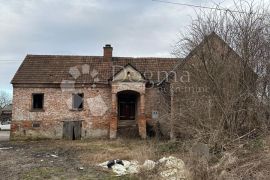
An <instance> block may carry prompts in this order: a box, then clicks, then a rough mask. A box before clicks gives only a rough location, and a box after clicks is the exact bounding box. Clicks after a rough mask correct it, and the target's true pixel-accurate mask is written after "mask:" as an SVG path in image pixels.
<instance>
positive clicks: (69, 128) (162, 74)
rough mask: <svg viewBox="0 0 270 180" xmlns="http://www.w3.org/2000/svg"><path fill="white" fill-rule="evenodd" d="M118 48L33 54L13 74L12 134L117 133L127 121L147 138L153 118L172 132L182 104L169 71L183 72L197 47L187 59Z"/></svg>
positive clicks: (73, 135) (19, 136) (76, 135)
mask: <svg viewBox="0 0 270 180" xmlns="http://www.w3.org/2000/svg"><path fill="white" fill-rule="evenodd" d="M211 37H213V38H214V39H215V41H218V42H222V43H224V42H223V41H222V40H221V39H220V38H218V37H217V35H216V34H214V33H212V34H211V35H210V36H209V37H207V38H211ZM203 43H204V42H203ZM200 47H201V45H200V46H198V48H200ZM198 48H197V49H198ZM112 52H113V48H112V47H111V46H110V45H106V46H105V47H104V55H103V56H59V55H57V56H54V55H27V56H26V58H25V60H24V61H23V63H22V65H21V66H20V68H19V69H18V71H17V73H16V74H15V76H14V78H13V80H12V84H13V116H12V117H13V119H12V127H11V138H12V139H23V138H56V139H59V138H66V139H80V138H91V137H109V138H116V137H117V135H118V132H119V130H120V129H121V128H123V127H136V128H138V129H137V131H138V134H139V135H140V136H141V138H146V137H147V131H146V129H147V128H146V127H147V124H149V125H153V124H156V122H157V121H159V123H160V126H161V127H160V128H161V130H162V133H163V134H166V135H168V128H167V130H166V126H167V125H166V123H168V122H169V118H170V117H171V115H172V113H173V112H174V111H175V107H176V105H175V103H174V102H175V101H174V99H175V97H174V95H172V96H171V94H170V88H171V86H170V84H171V85H172V86H173V85H175V83H173V82H172V83H170V82H169V81H167V80H168V75H169V74H174V75H175V76H178V74H177V73H178V71H179V69H180V67H181V66H182V64H184V63H185V62H186V60H188V59H190V58H191V57H192V53H191V54H190V55H189V56H188V57H187V58H185V59H184V60H183V59H177V58H131V57H113V55H112ZM176 72H177V73H176ZM180 74H181V73H180ZM178 78H179V77H178ZM180 78H184V77H180ZM176 79H177V78H176ZM164 90H166V92H164Z"/></svg>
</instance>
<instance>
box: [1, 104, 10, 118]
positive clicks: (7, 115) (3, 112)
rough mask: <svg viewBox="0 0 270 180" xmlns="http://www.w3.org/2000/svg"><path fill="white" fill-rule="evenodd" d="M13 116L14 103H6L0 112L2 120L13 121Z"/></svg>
mask: <svg viewBox="0 0 270 180" xmlns="http://www.w3.org/2000/svg"><path fill="white" fill-rule="evenodd" d="M11 118H12V104H9V105H6V106H5V107H4V108H3V109H1V112H0V122H4V121H11Z"/></svg>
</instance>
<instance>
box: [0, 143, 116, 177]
mask: <svg viewBox="0 0 270 180" xmlns="http://www.w3.org/2000/svg"><path fill="white" fill-rule="evenodd" d="M84 144H85V145H84ZM86 144H88V143H83V142H80V141H78V142H70V141H32V142H2V143H0V148H1V147H2V148H3V147H7V149H3V150H0V169H1V179H9V180H10V179H55V178H57V179H111V177H112V176H113V175H112V174H111V173H110V172H106V171H102V170H100V169H99V168H97V167H96V166H94V165H92V164H91V163H88V162H83V161H81V158H80V156H81V155H82V153H86V152H88V151H89V149H90V151H89V152H91V151H93V152H94V151H95V147H94V149H92V150H91V148H89V147H88V146H87V145H86ZM89 145H90V144H89ZM81 147H85V148H81Z"/></svg>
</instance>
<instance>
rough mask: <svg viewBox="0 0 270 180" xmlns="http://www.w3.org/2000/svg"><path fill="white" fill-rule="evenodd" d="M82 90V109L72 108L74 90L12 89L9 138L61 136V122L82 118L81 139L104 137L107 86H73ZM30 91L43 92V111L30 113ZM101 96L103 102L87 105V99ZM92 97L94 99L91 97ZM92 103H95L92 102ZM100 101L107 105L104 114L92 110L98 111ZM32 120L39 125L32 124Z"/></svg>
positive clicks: (109, 100) (105, 132)
mask: <svg viewBox="0 0 270 180" xmlns="http://www.w3.org/2000/svg"><path fill="white" fill-rule="evenodd" d="M76 92H77V93H84V101H85V102H84V109H83V110H82V111H73V110H72V109H71V107H72V106H71V98H72V93H74V92H62V91H61V89H60V88H14V90H13V116H12V130H11V138H12V139H18V138H33V139H36V138H62V130H63V122H62V121H66V120H67V121H68V120H82V121H83V125H82V138H88V137H102V136H103V137H105V136H106V137H107V135H108V131H109V120H110V110H111V89H110V88H94V89H92V88H76ZM32 93H44V112H33V111H31V107H32ZM95 97H99V99H98V102H99V101H100V97H101V99H102V100H103V102H104V103H92V104H90V105H89V104H88V102H87V100H88V99H89V98H95ZM92 100H93V99H92ZM91 102H95V99H94V101H91ZM99 104H102V105H103V106H104V105H106V106H107V108H108V109H107V111H105V113H104V114H103V115H99V114H96V113H94V114H93V113H92V111H91V109H92V110H94V111H99V109H100V108H104V107H98V106H99ZM33 122H38V123H40V127H33V125H32V124H33Z"/></svg>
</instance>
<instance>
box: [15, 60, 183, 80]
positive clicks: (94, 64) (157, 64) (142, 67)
mask: <svg viewBox="0 0 270 180" xmlns="http://www.w3.org/2000/svg"><path fill="white" fill-rule="evenodd" d="M180 60H181V59H178V58H131V57H113V58H112V60H111V61H104V60H103V57H102V56H59V55H27V56H26V58H25V60H24V61H23V63H22V64H21V66H20V68H19V69H18V71H17V72H16V74H15V76H14V78H13V80H12V82H11V83H12V84H59V83H61V82H62V81H63V80H75V82H76V83H78V84H79V83H93V82H94V79H95V78H96V77H97V78H98V80H99V81H98V83H104V84H108V80H109V79H110V78H111V77H112V76H113V72H115V73H116V72H118V71H119V70H120V69H121V68H120V66H123V67H124V66H126V65H127V64H130V65H132V66H133V67H135V68H136V69H137V70H138V71H139V72H141V73H142V74H144V73H146V74H147V76H146V78H147V79H150V80H153V81H159V80H161V79H162V77H160V78H159V77H158V73H159V72H160V74H161V76H165V73H164V71H166V72H168V73H169V72H170V71H171V70H172V69H173V67H174V66H175V65H176V63H177V62H179V61H180ZM83 65H88V66H89V73H83V71H82V67H83ZM88 66H87V67H88ZM72 67H73V68H74V67H75V69H76V68H77V69H78V70H79V71H80V74H78V78H74V76H72V75H71V74H70V73H69V71H70V68H72ZM113 67H115V68H113ZM114 70H115V71H114ZM95 71H96V72H97V73H98V74H97V73H96V74H97V75H96V74H95V73H93V74H92V76H91V73H92V72H95ZM151 73H152V75H151ZM93 75H94V76H93Z"/></svg>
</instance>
